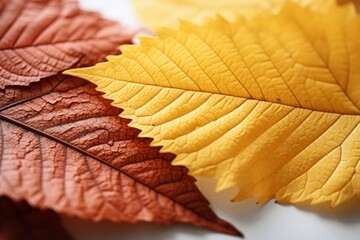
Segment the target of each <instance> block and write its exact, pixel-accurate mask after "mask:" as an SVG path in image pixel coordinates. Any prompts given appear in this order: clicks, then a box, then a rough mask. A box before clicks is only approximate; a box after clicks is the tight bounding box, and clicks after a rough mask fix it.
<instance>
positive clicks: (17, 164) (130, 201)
mask: <svg viewBox="0 0 360 240" xmlns="http://www.w3.org/2000/svg"><path fill="white" fill-rule="evenodd" d="M0 94H1V98H0V99H1V108H0V133H1V134H0V136H1V139H0V146H1V148H0V153H1V154H0V156H2V157H1V159H0V163H1V168H0V178H1V181H0V194H5V195H7V196H10V197H11V198H12V199H26V200H27V201H28V202H29V203H31V204H32V205H34V206H38V207H41V208H44V207H46V208H51V209H54V210H56V211H57V212H60V213H65V214H68V215H75V216H78V217H81V218H85V219H93V220H97V221H98V220H111V221H116V222H122V221H125V222H137V221H149V222H155V223H166V224H168V223H173V222H185V223H192V224H194V225H198V226H203V227H209V228H211V229H215V230H218V231H222V232H227V233H231V234H237V231H236V230H235V229H234V228H233V227H231V226H230V225H229V224H227V223H225V222H224V221H222V220H220V219H218V218H217V217H216V216H215V214H214V213H213V212H212V211H211V210H210V209H209V207H208V202H207V201H206V199H205V198H204V197H203V196H202V195H201V193H200V192H199V191H198V189H197V188H196V186H195V184H194V179H193V178H191V177H189V176H188V175H187V169H186V168H183V167H174V166H171V163H170V162H171V160H172V159H173V155H171V154H162V153H159V149H158V148H152V147H150V146H149V143H150V140H149V139H143V138H138V137H137V135H138V133H139V131H138V130H136V129H133V128H130V127H128V126H127V124H128V122H129V120H126V119H122V118H120V117H118V115H119V113H120V111H119V110H118V109H116V108H114V107H111V106H110V104H109V102H108V101H106V100H104V99H103V98H102V97H101V95H100V94H99V93H98V92H96V91H95V90H94V87H93V86H92V85H91V84H89V83H86V82H85V81H84V80H80V79H76V78H73V77H66V78H65V77H64V76H57V77H52V78H50V79H44V80H42V81H40V82H39V83H33V84H32V85H30V86H29V87H7V88H5V90H4V91H2V92H0ZM10 102H11V103H10ZM9 103H10V104H9Z"/></svg>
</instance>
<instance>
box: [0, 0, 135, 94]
mask: <svg viewBox="0 0 360 240" xmlns="http://www.w3.org/2000/svg"><path fill="white" fill-rule="evenodd" d="M0 5H2V7H0V11H1V12H0V22H1V27H0V39H1V41H0V89H3V88H4V87H5V86H14V85H22V86H26V85H29V83H31V82H35V81H39V80H40V79H41V78H43V77H49V76H52V75H54V74H56V73H58V72H61V71H63V70H65V69H68V68H69V67H74V66H86V65H89V64H92V63H94V62H98V61H100V60H101V59H103V57H104V54H108V53H109V52H113V51H114V49H116V47H117V46H118V45H120V44H123V43H128V42H130V40H131V37H132V36H133V35H134V31H132V30H129V29H126V28H125V27H122V26H119V25H118V24H117V23H115V22H112V21H108V20H105V19H102V18H101V17H100V16H99V15H98V14H97V13H94V12H87V11H83V10H80V9H79V8H78V5H77V2H76V1H74V0H59V1H52V0H40V1H36V0H29V1H24V0H1V3H0Z"/></svg>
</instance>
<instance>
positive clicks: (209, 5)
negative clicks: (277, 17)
mask: <svg viewBox="0 0 360 240" xmlns="http://www.w3.org/2000/svg"><path fill="white" fill-rule="evenodd" d="M283 2H284V0H271V1H269V0H240V1H239V0H221V1H218V0H215V1H214V0H146V1H143V0H133V3H134V7H135V10H136V12H137V13H138V15H139V17H140V18H141V20H142V22H143V23H144V24H145V26H146V27H148V28H150V29H154V28H155V27H159V26H177V23H178V19H191V21H192V22H195V23H202V21H203V20H204V17H214V16H215V15H216V13H218V14H221V15H222V16H226V18H227V20H230V21H232V20H235V19H236V16H237V15H241V16H244V17H252V16H253V15H255V14H256V13H258V12H260V11H262V10H264V9H267V10H274V11H275V10H276V9H277V6H279V5H280V3H283Z"/></svg>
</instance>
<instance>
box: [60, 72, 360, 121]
mask: <svg viewBox="0 0 360 240" xmlns="http://www.w3.org/2000/svg"><path fill="white" fill-rule="evenodd" d="M81 70H82V69H81ZM64 74H68V75H72V76H77V77H83V78H85V79H88V78H86V77H85V76H91V77H95V78H99V77H101V78H103V79H106V80H109V81H119V82H124V83H126V84H135V85H141V86H151V87H155V88H161V89H163V88H165V89H173V90H179V91H187V92H196V93H205V94H212V95H221V96H225V97H232V98H243V99H246V100H252V101H259V102H267V103H271V104H277V105H281V106H286V107H292V108H298V109H303V110H308V111H313V112H320V113H328V114H339V115H343V116H347V115H348V116H360V112H359V113H341V112H331V111H325V110H314V109H309V108H304V107H299V106H293V105H290V104H281V103H277V102H271V101H264V100H261V99H252V98H246V97H239V96H235V95H231V94H224V93H216V92H205V91H201V90H191V89H181V88H175V87H166V86H158V85H154V84H148V83H147V84H145V83H138V82H129V81H126V80H120V79H114V78H109V77H105V76H99V75H95V74H91V73H83V72H81V73H79V74H77V73H76V72H74V74H73V73H72V72H71V70H70V71H69V72H68V73H67V72H66V71H65V72H64ZM88 81H90V82H92V83H94V84H96V83H95V82H94V81H92V80H88ZM96 85H97V86H98V84H96ZM101 88H104V87H101ZM99 91H102V92H103V93H105V95H104V97H105V98H107V99H109V98H108V97H107V96H106V94H109V93H108V92H105V91H103V90H102V89H99ZM111 100H115V99H111ZM354 106H355V105H354ZM355 107H356V106H355ZM356 108H357V107H356ZM359 111H360V110H359Z"/></svg>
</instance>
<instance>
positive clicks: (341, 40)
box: [67, 4, 360, 205]
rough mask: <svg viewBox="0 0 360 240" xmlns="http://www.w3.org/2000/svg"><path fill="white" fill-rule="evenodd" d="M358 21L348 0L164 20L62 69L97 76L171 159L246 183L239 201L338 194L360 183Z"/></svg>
mask: <svg viewBox="0 0 360 240" xmlns="http://www.w3.org/2000/svg"><path fill="white" fill-rule="evenodd" d="M328 16H331V18H329V17H328ZM315 22H316V24H314V23H315ZM359 27H360V19H359V18H358V17H357V16H356V15H355V11H354V9H353V8H352V7H351V6H350V5H348V6H347V7H345V8H342V9H337V8H330V9H329V10H328V11H327V13H326V14H325V13H324V14H321V13H318V12H314V11H312V10H310V9H305V8H301V7H298V6H297V5H294V4H287V5H286V6H285V7H284V9H283V10H282V11H281V12H280V13H279V14H275V15H274V14H270V13H269V14H263V15H261V16H257V17H255V18H254V19H252V20H246V19H244V18H238V19H237V20H236V21H234V22H232V23H230V22H228V21H227V20H225V19H223V18H221V17H218V18H217V19H214V20H207V21H206V22H205V23H204V24H203V25H201V26H198V25H195V24H192V23H189V22H183V23H182V25H181V27H180V28H179V29H178V30H173V29H168V28H162V29H160V30H159V37H158V38H146V37H145V38H142V39H141V44H140V46H124V47H123V48H122V51H123V55H121V56H110V57H108V62H106V63H100V64H97V65H96V66H94V67H90V68H83V69H74V70H70V71H68V72H67V73H68V74H72V75H75V76H79V77H82V78H85V79H88V80H90V81H91V82H93V83H95V84H97V85H98V90H99V91H102V92H104V93H106V95H105V97H106V98H108V99H112V100H114V102H113V105H114V106H117V107H121V108H124V109H125V111H124V112H123V113H122V115H121V116H123V117H126V118H130V119H132V122H131V124H130V125H131V126H134V127H136V128H139V129H141V130H142V133H141V134H140V136H144V137H151V138H154V141H153V142H152V144H153V145H154V146H163V148H162V150H163V151H168V152H173V153H175V154H177V157H176V159H175V160H174V163H175V164H177V165H179V164H180V165H188V166H191V173H192V174H194V175H202V176H208V177H213V178H216V179H217V180H218V184H217V190H223V189H226V188H229V187H233V186H237V187H239V193H238V194H237V195H236V197H235V200H241V199H244V198H249V197H259V202H264V201H267V200H268V199H270V198H272V197H275V198H276V199H277V200H278V201H281V202H292V203H294V202H301V201H306V200H312V202H313V203H318V202H328V201H329V202H331V204H332V205H337V204H339V203H341V202H343V201H345V200H347V199H350V198H352V197H354V196H358V195H359V192H360V182H359V181H360V179H359V175H358V172H359V170H360V169H359V164H358V163H359V159H360V141H359V139H360V136H359V134H360V125H359V122H360V116H359V114H360V81H359V79H360V71H359V68H358V66H359V65H360V55H359V54H358V53H359V47H360V32H359V31H358V29H359Z"/></svg>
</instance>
